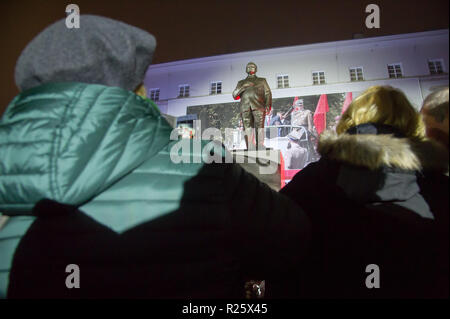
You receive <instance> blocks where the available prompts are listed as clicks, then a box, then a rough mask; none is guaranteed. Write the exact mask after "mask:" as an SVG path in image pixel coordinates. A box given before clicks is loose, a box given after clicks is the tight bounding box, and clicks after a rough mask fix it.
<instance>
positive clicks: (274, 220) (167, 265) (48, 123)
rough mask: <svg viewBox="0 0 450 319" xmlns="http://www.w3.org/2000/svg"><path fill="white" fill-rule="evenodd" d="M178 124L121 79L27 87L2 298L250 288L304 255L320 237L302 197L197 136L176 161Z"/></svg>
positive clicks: (7, 175) (0, 200) (7, 163)
mask: <svg viewBox="0 0 450 319" xmlns="http://www.w3.org/2000/svg"><path fill="white" fill-rule="evenodd" d="M171 131H172V128H171V127H170V125H169V124H168V123H167V121H166V120H165V119H164V118H163V117H162V116H161V114H160V113H159V111H158V109H157V107H156V106H155V105H153V103H152V102H149V101H147V100H144V99H142V98H140V97H139V96H137V95H135V94H134V93H132V92H130V91H126V90H123V89H120V88H117V87H107V86H102V85H89V84H83V83H50V84H45V85H42V86H39V87H36V88H32V89H30V90H27V91H24V92H22V93H21V94H19V95H18V96H17V97H16V98H15V99H14V100H13V101H12V102H11V104H10V105H9V106H8V108H7V110H6V112H5V113H4V115H3V117H2V119H1V121H0V168H1V175H0V212H2V213H3V214H5V215H8V216H10V218H9V220H8V221H7V223H6V224H5V226H4V227H3V228H2V229H0V266H1V267H0V275H1V278H0V279H1V280H0V284H1V285H0V296H3V297H5V295H6V287H7V286H9V290H8V296H9V297H12V298H23V297H26V298H71V297H75V298H78V297H86V298H87V297H88V298H90V297H92V298H107V297H124V298H219V297H228V298H231V297H242V296H243V293H244V281H245V280H248V279H258V278H263V279H264V278H268V277H270V276H271V274H282V273H283V270H284V269H286V267H287V268H290V267H297V266H298V264H299V263H300V261H301V259H302V257H301V255H302V254H299V255H297V254H295V255H294V254H291V253H290V252H292V251H293V249H294V248H295V247H296V246H298V245H300V246H303V245H304V248H301V250H303V251H304V252H306V247H307V245H308V238H309V236H310V225H309V221H308V220H307V218H306V215H305V214H304V213H303V212H302V211H301V210H300V208H298V207H297V206H296V205H295V203H293V202H292V201H291V200H289V199H288V198H287V197H285V196H284V195H280V194H277V193H276V192H274V191H272V190H271V189H270V188H269V187H268V186H266V185H264V184H262V183H261V182H259V181H258V180H257V179H256V177H254V176H253V175H250V174H248V173H246V172H245V171H244V170H243V169H242V168H241V167H240V166H239V165H237V164H225V163H221V164H219V163H216V164H206V163H204V162H203V161H201V160H199V159H201V156H202V153H199V152H201V151H202V150H203V149H202V148H200V149H198V150H196V149H194V148H193V144H192V143H194V142H193V141H192V140H186V141H187V143H188V144H187V146H188V148H189V149H188V150H187V153H183V155H187V158H185V162H180V163H177V162H176V161H174V160H173V159H172V156H171V155H173V154H174V153H173V150H174V147H175V146H176V145H177V143H179V142H181V141H178V140H171V138H170V137H171ZM174 135H175V136H176V135H177V134H174ZM186 141H185V142H186ZM202 145H203V146H204V144H202ZM180 157H181V156H180ZM194 159H196V161H194ZM186 160H187V161H188V162H186ZM261 256H269V257H268V258H267V259H265V261H266V262H263V263H261V262H260V260H261ZM70 264H75V265H78V266H79V269H80V288H78V289H77V288H73V289H69V288H67V287H66V279H67V278H68V277H69V276H70V273H66V267H67V266H68V265H70ZM10 272H11V273H10Z"/></svg>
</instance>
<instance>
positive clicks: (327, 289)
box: [268, 132, 449, 298]
mask: <svg viewBox="0 0 450 319" xmlns="http://www.w3.org/2000/svg"><path fill="white" fill-rule="evenodd" d="M319 152H320V154H321V156H322V157H321V159H320V160H319V161H318V162H316V163H312V164H310V165H308V166H307V167H306V168H304V169H303V170H302V171H300V172H299V173H298V174H297V175H296V176H295V177H294V178H293V180H292V181H291V182H290V183H289V184H288V185H287V186H286V187H284V188H283V189H282V190H281V191H280V192H281V193H283V194H285V195H287V196H289V197H290V198H292V199H294V200H295V201H296V202H297V203H298V204H299V206H300V207H302V208H303V209H304V210H305V211H306V212H307V215H308V216H309V217H310V219H311V222H312V227H313V239H312V248H311V254H310V256H309V258H308V265H307V266H306V267H302V268H301V270H299V272H298V273H297V274H293V275H292V276H293V278H296V279H295V280H298V284H297V286H296V290H295V291H290V292H289V293H290V294H292V295H295V296H297V297H308V298H372V297H374V298H391V297H396V298H409V297H412V298H415V297H419V298H421V297H424V298H427V297H447V298H448V288H449V287H448V270H449V263H448V254H449V252H448V230H449V225H448V213H449V207H448V177H447V176H445V175H444V174H443V173H444V172H445V171H446V170H447V169H448V153H447V152H446V151H445V150H444V149H442V148H440V147H439V146H438V145H436V144H435V143H433V142H430V141H422V142H418V141H412V140H409V139H406V138H396V137H394V136H393V135H386V134H384V135H374V134H371V135H350V134H342V135H339V136H337V135H336V134H333V133H331V132H326V133H324V134H322V136H321V139H320V143H319ZM371 264H375V265H377V266H378V267H379V275H380V276H379V277H378V278H379V280H380V282H379V283H380V288H368V287H367V285H366V280H368V281H369V286H370V285H371V284H370V282H372V283H374V282H375V281H373V277H372V275H374V271H373V270H371V268H370V267H372V266H369V268H367V272H366V267H367V266H368V265H371ZM268 286H270V283H268ZM290 286H291V287H292V286H293V285H292V284H291V285H290ZM286 287H289V286H286ZM288 290H289V289H286V291H288ZM286 293H288V292H286Z"/></svg>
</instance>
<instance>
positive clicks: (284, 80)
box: [277, 74, 289, 89]
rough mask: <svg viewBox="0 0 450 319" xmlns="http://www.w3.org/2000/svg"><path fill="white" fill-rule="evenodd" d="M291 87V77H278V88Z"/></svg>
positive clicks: (284, 75)
mask: <svg viewBox="0 0 450 319" xmlns="http://www.w3.org/2000/svg"><path fill="white" fill-rule="evenodd" d="M288 87H289V75H287V74H280V75H277V88H279V89H284V88H288Z"/></svg>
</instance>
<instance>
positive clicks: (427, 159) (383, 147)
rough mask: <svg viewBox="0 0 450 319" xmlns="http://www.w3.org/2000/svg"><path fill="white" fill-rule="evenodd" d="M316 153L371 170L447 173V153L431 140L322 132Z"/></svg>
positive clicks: (387, 135)
mask: <svg viewBox="0 0 450 319" xmlns="http://www.w3.org/2000/svg"><path fill="white" fill-rule="evenodd" d="M318 151H319V153H320V155H321V156H322V157H325V158H327V159H329V160H335V161H338V162H343V163H346V164H350V165H355V166H359V167H366V168H369V169H371V170H375V169H379V168H382V167H390V168H398V169H402V170H410V171H422V170H431V171H437V172H442V173H446V172H448V163H449V156H448V151H447V150H446V149H445V148H444V147H442V146H441V145H440V144H438V143H437V142H434V141H431V140H424V141H413V140H411V139H408V138H396V137H393V135H389V134H381V135H374V134H357V135H350V134H341V135H337V134H336V133H335V132H333V131H325V132H323V133H322V134H321V136H320V141H319V146H318Z"/></svg>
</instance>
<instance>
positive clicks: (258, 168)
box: [231, 149, 281, 191]
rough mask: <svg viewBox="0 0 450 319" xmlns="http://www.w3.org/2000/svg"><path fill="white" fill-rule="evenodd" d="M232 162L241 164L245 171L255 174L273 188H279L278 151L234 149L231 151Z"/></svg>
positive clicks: (279, 168)
mask: <svg viewBox="0 0 450 319" xmlns="http://www.w3.org/2000/svg"><path fill="white" fill-rule="evenodd" d="M231 154H232V155H233V162H234V163H238V164H239V165H241V166H242V167H243V168H244V169H245V170H246V171H247V172H249V173H251V174H253V175H254V176H256V177H257V178H258V179H259V180H260V181H261V182H263V183H266V184H267V185H268V186H270V187H271V188H272V189H273V190H275V191H279V190H280V188H281V175H280V172H281V166H280V161H281V158H280V151H279V150H274V149H266V150H259V151H256V150H236V151H232V152H231Z"/></svg>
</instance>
